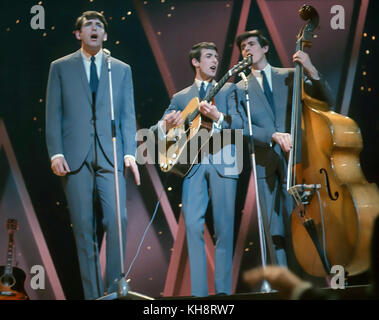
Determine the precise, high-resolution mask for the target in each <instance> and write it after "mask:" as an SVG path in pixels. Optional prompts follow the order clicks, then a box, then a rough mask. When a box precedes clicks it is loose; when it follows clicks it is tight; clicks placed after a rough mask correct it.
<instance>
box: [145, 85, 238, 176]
mask: <svg viewBox="0 0 379 320" xmlns="http://www.w3.org/2000/svg"><path fill="white" fill-rule="evenodd" d="M194 97H199V90H198V88H197V86H196V84H195V83H193V84H192V85H191V86H189V87H187V88H185V89H183V90H181V91H179V92H177V93H176V94H174V95H173V97H172V99H171V103H170V105H169V107H168V108H167V109H166V111H165V112H164V114H163V116H162V119H161V120H163V118H164V117H165V115H166V114H167V113H170V112H171V111H172V110H180V111H182V110H184V109H185V107H186V106H187V104H188V103H189V102H190V101H191V99H192V98H194ZM215 104H216V106H217V109H218V110H219V111H220V112H222V113H223V114H224V121H223V122H222V124H221V126H222V129H232V130H234V129H243V118H242V115H241V112H240V110H239V107H238V94H237V88H236V85H235V84H233V83H226V84H225V85H224V86H223V88H222V89H221V90H220V91H219V92H218V93H217V94H216V96H215ZM151 130H153V131H156V130H157V125H154V126H152V127H151ZM216 134H220V133H216ZM210 151H211V152H210V154H209V156H208V157H207V159H204V158H203V159H202V163H207V161H209V163H210V164H212V165H213V166H214V167H215V168H216V170H217V172H218V173H219V174H220V175H221V176H223V177H225V178H238V175H239V173H240V171H241V169H242V168H240V167H238V166H237V165H236V164H237V160H236V157H237V156H238V155H237V154H236V148H235V145H234V144H228V145H225V146H223V148H222V149H221V150H217V151H216V152H212V148H210ZM226 155H231V156H232V157H233V158H234V160H235V161H236V163H233V164H231V162H232V161H233V160H230V159H227V160H226V159H225V158H226ZM216 159H217V160H216ZM225 160H226V161H225ZM199 165H200V164H197V165H194V167H193V168H192V169H191V171H190V172H189V173H188V175H187V177H190V176H192V175H193V174H194V173H195V172H196V170H197V168H198V166H199Z"/></svg>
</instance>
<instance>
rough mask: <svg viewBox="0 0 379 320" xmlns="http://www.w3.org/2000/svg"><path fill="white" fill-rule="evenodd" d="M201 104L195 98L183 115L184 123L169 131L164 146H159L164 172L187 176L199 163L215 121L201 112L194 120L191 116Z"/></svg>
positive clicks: (160, 160)
mask: <svg viewBox="0 0 379 320" xmlns="http://www.w3.org/2000/svg"><path fill="white" fill-rule="evenodd" d="M198 105H199V99H198V98H197V97H195V98H193V99H192V100H191V101H190V102H189V103H188V105H187V106H186V107H185V109H184V110H183V111H182V113H181V116H182V119H183V124H182V125H181V126H178V127H175V128H172V129H170V130H169V131H168V132H167V135H166V140H165V145H164V148H162V150H161V148H160V147H159V155H158V157H159V164H160V167H161V170H162V171H163V172H170V173H174V174H176V175H179V176H180V177H185V176H186V175H187V174H188V173H189V172H190V170H191V169H192V167H193V165H194V164H196V163H197V160H198V155H199V153H200V152H201V149H202V147H203V146H204V145H206V144H207V143H208V141H209V139H210V138H211V137H212V134H213V122H212V120H210V119H207V118H206V117H202V116H201V114H198V115H196V116H195V118H194V119H193V120H192V121H189V117H190V115H191V114H193V113H194V112H195V111H196V110H197V108H198Z"/></svg>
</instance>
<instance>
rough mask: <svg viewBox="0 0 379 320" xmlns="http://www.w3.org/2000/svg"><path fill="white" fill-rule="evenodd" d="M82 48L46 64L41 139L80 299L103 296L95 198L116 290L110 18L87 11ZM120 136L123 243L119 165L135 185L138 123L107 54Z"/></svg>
mask: <svg viewBox="0 0 379 320" xmlns="http://www.w3.org/2000/svg"><path fill="white" fill-rule="evenodd" d="M75 37H76V38H77V40H79V41H80V42H81V49H79V50H78V51H76V52H74V53H72V54H70V55H67V56H65V57H63V58H60V59H58V60H56V61H54V62H52V63H51V66H50V72H49V79H48V85H47V98H46V142H47V149H48V153H49V157H50V159H51V168H52V170H53V172H54V174H56V175H57V176H61V177H62V181H63V186H64V190H65V194H66V198H67V202H68V205H69V210H70V217H71V222H72V228H73V232H74V237H75V241H76V246H77V252H78V259H79V266H80V273H81V278H82V285H83V290H84V296H85V298H86V299H96V298H98V297H99V296H102V295H103V294H104V288H103V283H102V278H101V271H100V264H99V248H98V242H97V239H96V223H97V221H96V219H95V214H94V210H93V204H94V198H95V197H98V198H99V200H100V203H101V207H102V213H103V217H102V221H101V222H102V224H103V227H104V231H105V232H106V244H107V246H106V291H107V292H108V293H110V292H114V291H116V290H117V282H116V281H115V280H119V279H120V276H121V270H120V269H121V267H120V248H119V239H118V228H117V215H116V200H115V183H114V172H113V162H114V159H113V148H112V129H111V113H110V91H109V84H108V72H107V63H106V57H105V54H104V52H103V50H102V45H103V41H106V39H107V22H106V20H105V18H104V16H103V15H102V14H100V13H98V12H95V11H87V12H84V13H83V14H82V16H80V17H79V18H78V19H77V21H76V24H75ZM111 65H112V83H113V98H114V118H115V131H116V141H117V160H118V175H119V177H118V181H119V190H120V207H121V225H122V241H123V248H125V240H126V223H127V216H126V207H125V206H126V185H125V179H124V176H123V169H124V165H125V167H127V168H130V169H131V171H132V173H133V174H134V177H135V182H136V184H137V185H138V184H139V180H140V178H139V172H138V167H137V165H136V163H135V158H134V156H135V152H136V140H135V134H136V123H135V112H134V95H133V84H132V74H131V69H130V66H129V65H127V64H125V63H123V62H121V61H119V60H117V59H114V58H111Z"/></svg>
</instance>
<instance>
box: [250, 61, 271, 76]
mask: <svg viewBox="0 0 379 320" xmlns="http://www.w3.org/2000/svg"><path fill="white" fill-rule="evenodd" d="M261 71H264V72H265V74H266V75H267V74H271V65H270V64H269V63H267V64H266V66H265V67H264V68H263V69H262V70H257V69H252V73H253V75H254V77H260V76H261Z"/></svg>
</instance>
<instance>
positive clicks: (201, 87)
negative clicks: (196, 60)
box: [199, 81, 207, 100]
mask: <svg viewBox="0 0 379 320" xmlns="http://www.w3.org/2000/svg"><path fill="white" fill-rule="evenodd" d="M206 91H207V90H206V88H205V83H204V81H202V82H201V86H200V93H199V96H200V100H204V98H205V93H206Z"/></svg>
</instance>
